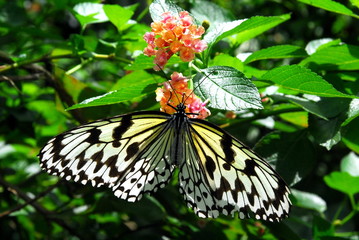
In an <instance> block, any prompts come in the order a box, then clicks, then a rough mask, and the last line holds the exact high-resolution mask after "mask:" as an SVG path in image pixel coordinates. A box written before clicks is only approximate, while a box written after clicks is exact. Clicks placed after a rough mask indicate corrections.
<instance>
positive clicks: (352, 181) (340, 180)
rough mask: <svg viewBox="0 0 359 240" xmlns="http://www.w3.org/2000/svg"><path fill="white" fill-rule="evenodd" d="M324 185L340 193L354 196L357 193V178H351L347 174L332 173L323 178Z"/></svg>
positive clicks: (358, 179) (358, 180) (358, 181)
mask: <svg viewBox="0 0 359 240" xmlns="http://www.w3.org/2000/svg"><path fill="white" fill-rule="evenodd" d="M324 181H325V183H326V184H327V185H328V186H329V187H331V188H333V189H335V190H338V191H340V192H343V193H346V194H348V195H354V194H356V193H358V192H359V176H356V177H354V176H352V175H350V174H349V173H347V172H332V173H331V174H329V175H327V176H325V177H324Z"/></svg>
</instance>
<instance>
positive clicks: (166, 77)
mask: <svg viewBox="0 0 359 240" xmlns="http://www.w3.org/2000/svg"><path fill="white" fill-rule="evenodd" d="M156 65H157V67H158V68H159V69H160V70H161V72H162V74H163V75H164V76H165V79H166V80H167V79H170V78H169V77H168V76H167V74H166V73H165V71H163V69H162V68H161V66H160V65H158V64H156ZM167 82H168V84H169V85H170V86H171V89H172V90H173V91H174V92H175V91H176V89H175V88H174V87H173V85H172V84H171V82H170V80H167ZM172 95H173V94H172V92H170V98H169V100H168V101H167V105H168V106H170V107H171V108H173V109H175V110H176V107H174V106H172V105H171V104H170V103H169V101H170V100H171V99H172ZM174 95H175V96H176V98H177V100H178V102H181V101H180V99H179V97H178V96H177V94H174ZM182 99H183V98H182ZM183 103H184V102H183Z"/></svg>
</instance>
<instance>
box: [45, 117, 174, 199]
mask: <svg viewBox="0 0 359 240" xmlns="http://www.w3.org/2000/svg"><path fill="white" fill-rule="evenodd" d="M169 119H170V115H168V114H165V113H159V112H139V113H134V114H126V115H121V116H116V117H112V118H108V119H104V120H99V121H96V122H92V123H89V124H85V125H82V126H79V127H77V128H75V129H72V130H70V131H67V132H65V133H62V134H60V135H58V136H57V137H55V138H53V139H51V140H50V141H49V142H48V143H47V144H46V145H45V146H44V147H43V149H42V150H41V151H40V154H39V157H40V165H41V167H42V168H43V169H45V170H46V171H47V172H48V173H49V174H52V175H57V176H60V177H62V178H65V179H66V180H74V181H79V182H81V183H82V184H86V183H87V182H91V183H92V185H93V186H97V187H98V186H102V185H105V186H108V187H109V188H112V190H113V191H114V193H115V195H116V196H117V197H120V198H122V199H125V200H128V201H136V200H138V199H140V198H141V196H142V194H143V193H152V192H154V191H156V190H157V189H158V188H161V187H164V186H165V184H166V183H167V182H168V180H169V179H170V177H171V175H172V172H173V168H174V167H173V166H172V164H171V163H170V159H168V156H169V151H170V147H171V145H172V143H173V136H174V133H173V128H171V127H169V126H170V124H171V121H170V120H169Z"/></svg>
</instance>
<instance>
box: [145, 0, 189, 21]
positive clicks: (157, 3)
mask: <svg viewBox="0 0 359 240" xmlns="http://www.w3.org/2000/svg"><path fill="white" fill-rule="evenodd" d="M182 11H184V10H183V9H182V8H180V7H179V6H177V5H176V4H174V3H173V2H172V1H170V0H154V1H153V2H152V3H151V5H150V14H151V18H152V20H153V21H161V20H162V14H163V13H165V12H170V13H172V14H173V15H174V16H179V13H180V12H182Z"/></svg>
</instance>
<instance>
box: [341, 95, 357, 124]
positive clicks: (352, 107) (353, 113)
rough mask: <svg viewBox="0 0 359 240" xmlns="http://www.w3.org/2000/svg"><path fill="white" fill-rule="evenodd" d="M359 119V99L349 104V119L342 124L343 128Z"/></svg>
mask: <svg viewBox="0 0 359 240" xmlns="http://www.w3.org/2000/svg"><path fill="white" fill-rule="evenodd" d="M357 117H359V99H353V100H352V101H351V102H350V104H349V108H348V112H347V119H346V120H345V121H344V122H343V123H342V127H344V126H346V125H348V124H349V123H350V122H351V121H352V120H354V119H355V118H357Z"/></svg>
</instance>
